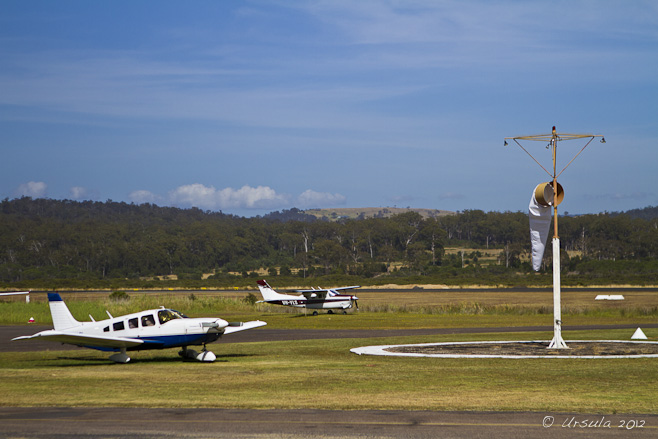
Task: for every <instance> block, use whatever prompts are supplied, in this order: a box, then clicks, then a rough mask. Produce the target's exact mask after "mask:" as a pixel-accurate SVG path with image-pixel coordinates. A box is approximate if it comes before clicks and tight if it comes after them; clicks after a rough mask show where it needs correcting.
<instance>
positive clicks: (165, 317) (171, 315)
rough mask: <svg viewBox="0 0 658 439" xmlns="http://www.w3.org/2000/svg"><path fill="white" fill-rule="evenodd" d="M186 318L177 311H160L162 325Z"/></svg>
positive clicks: (159, 318)
mask: <svg viewBox="0 0 658 439" xmlns="http://www.w3.org/2000/svg"><path fill="white" fill-rule="evenodd" d="M185 318H187V316H186V315H185V314H182V313H180V312H178V311H176V310H175V309H161V310H160V311H158V320H160V324H164V323H167V322H168V321H170V320H175V319H185Z"/></svg>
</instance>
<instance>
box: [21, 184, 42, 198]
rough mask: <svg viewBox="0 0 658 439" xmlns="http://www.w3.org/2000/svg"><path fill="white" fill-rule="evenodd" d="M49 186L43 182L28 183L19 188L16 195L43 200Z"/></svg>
mask: <svg viewBox="0 0 658 439" xmlns="http://www.w3.org/2000/svg"><path fill="white" fill-rule="evenodd" d="M47 189H48V185H47V184H46V183H44V182H43V181H28V182H27V183H23V184H22V185H20V186H18V189H17V190H16V194H17V195H18V196H21V197H32V198H42V197H44V196H46V190H47Z"/></svg>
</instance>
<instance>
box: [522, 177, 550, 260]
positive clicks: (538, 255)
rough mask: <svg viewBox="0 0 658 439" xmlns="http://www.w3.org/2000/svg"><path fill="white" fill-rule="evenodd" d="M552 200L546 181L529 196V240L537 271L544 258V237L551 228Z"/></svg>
mask: <svg viewBox="0 0 658 439" xmlns="http://www.w3.org/2000/svg"><path fill="white" fill-rule="evenodd" d="M552 202H553V187H552V186H551V185H550V184H548V183H541V184H540V185H538V186H537V187H536V188H535V190H534V191H532V196H531V197H530V206H528V210H529V214H528V217H529V219H530V242H531V244H532V268H533V270H535V271H539V268H540V267H541V261H542V259H543V258H544V249H545V248H546V239H547V238H548V232H549V231H550V228H551V207H550V205H551V204H552Z"/></svg>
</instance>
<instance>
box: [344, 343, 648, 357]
mask: <svg viewBox="0 0 658 439" xmlns="http://www.w3.org/2000/svg"><path fill="white" fill-rule="evenodd" d="M602 342H603V343H628V344H638V343H644V344H658V342H656V341H625V340H567V341H566V343H567V346H568V345H569V343H602ZM503 343H548V341H546V340H533V341H519V340H504V341H463V342H445V343H419V344H398V345H381V346H363V347H360V348H352V349H350V352H352V353H355V354H358V355H387V356H395V357H434V358H511V359H524V358H576V359H579V358H603V359H607V358H657V357H658V354H639V355H504V354H472V355H469V354H421V353H405V352H390V351H388V350H387V349H390V348H396V347H407V346H409V347H416V346H449V345H463V346H468V345H483V344H503Z"/></svg>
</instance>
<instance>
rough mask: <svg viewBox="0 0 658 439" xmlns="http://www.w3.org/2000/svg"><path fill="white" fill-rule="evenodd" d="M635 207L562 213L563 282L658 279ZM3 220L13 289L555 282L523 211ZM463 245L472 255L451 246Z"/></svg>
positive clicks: (656, 224)
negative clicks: (403, 280)
mask: <svg viewBox="0 0 658 439" xmlns="http://www.w3.org/2000/svg"><path fill="white" fill-rule="evenodd" d="M649 209H654V211H655V208H649ZM637 213H638V212H636V215H635V218H631V217H630V216H629V215H626V214H614V215H613V214H599V215H584V216H578V217H563V218H561V219H560V238H561V243H562V249H563V252H562V255H561V258H562V260H563V263H562V267H563V270H564V272H565V283H569V282H572V283H575V284H578V283H584V284H586V283H591V282H596V281H597V280H598V281H601V282H608V281H610V282H631V283H636V284H642V283H656V282H655V280H654V279H656V278H658V264H657V263H656V256H657V255H658V219H657V218H656V217H655V216H650V217H648V218H644V217H642V215H637ZM0 230H1V232H0V282H2V284H3V285H5V287H6V288H11V287H12V285H23V284H27V285H30V282H32V284H35V285H43V282H39V281H55V280H58V281H59V280H70V281H71V280H78V281H81V282H86V283H85V285H91V284H94V282H95V281H103V280H109V279H129V280H130V279H132V280H139V279H142V280H144V279H145V278H153V277H155V276H162V275H177V277H178V278H179V279H182V280H186V279H187V280H194V281H201V279H202V275H203V274H206V275H208V274H214V275H213V276H211V277H210V279H208V280H207V281H204V282H207V283H208V285H219V284H222V283H223V282H224V281H225V280H226V279H235V277H236V276H238V277H247V276H250V273H251V272H253V271H254V270H258V269H264V270H268V271H269V273H268V274H269V276H303V277H318V276H326V275H333V276H342V277H349V276H358V277H359V278H361V279H379V280H381V279H383V278H387V279H386V282H391V281H394V280H395V278H396V277H405V276H406V277H407V278H409V279H416V280H414V282H422V279H423V278H424V279H427V280H428V283H430V282H440V283H451V282H453V283H454V282H457V283H458V282H460V281H467V282H469V283H476V282H482V283H490V284H491V283H495V284H515V283H527V282H533V283H550V280H551V279H550V275H548V274H544V275H541V274H540V275H536V274H534V273H531V270H530V267H529V264H528V263H527V255H528V252H529V250H530V249H529V237H528V236H529V229H528V217H527V214H526V213H523V212H488V213H485V212H483V211H479V210H468V211H463V212H458V213H457V214H455V215H448V216H441V217H436V218H423V217H422V216H421V215H420V214H418V213H415V212H408V213H404V214H401V215H397V216H393V217H391V218H368V219H355V220H344V221H338V222H329V221H321V220H317V219H315V218H314V217H312V216H310V215H305V214H304V213H303V212H301V211H299V210H297V209H292V210H290V211H284V212H275V213H273V214H270V215H267V216H266V217H256V218H242V217H236V216H232V215H225V214H222V213H218V212H204V211H202V210H199V209H177V208H172V207H159V206H155V205H151V204H142V205H134V204H126V203H118V202H112V201H108V202H104V203H101V202H92V201H85V202H74V201H61V200H50V199H31V198H27V197H24V198H19V199H13V200H9V199H5V200H4V201H2V202H1V203H0ZM454 248H463V249H468V253H466V254H465V253H464V252H461V253H455V252H454V251H451V252H446V249H454ZM550 257H551V255H550V251H548V252H547V254H546V257H545V266H544V270H547V269H548V270H550V268H551V267H550ZM485 261H486V262H485ZM546 264H548V265H546ZM418 276H421V277H423V278H419V277H418ZM418 279H421V280H418Z"/></svg>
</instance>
